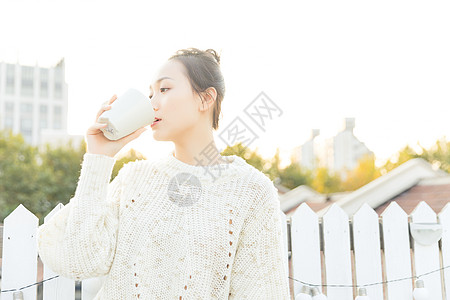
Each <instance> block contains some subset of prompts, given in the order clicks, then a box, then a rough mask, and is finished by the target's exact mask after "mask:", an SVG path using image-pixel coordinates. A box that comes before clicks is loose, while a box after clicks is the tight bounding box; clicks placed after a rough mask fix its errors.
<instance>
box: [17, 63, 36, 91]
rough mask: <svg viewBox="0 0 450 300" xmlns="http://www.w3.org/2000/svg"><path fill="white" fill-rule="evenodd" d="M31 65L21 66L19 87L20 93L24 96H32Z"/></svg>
mask: <svg viewBox="0 0 450 300" xmlns="http://www.w3.org/2000/svg"><path fill="white" fill-rule="evenodd" d="M33 75H34V68H33V67H22V82H21V83H22V84H21V87H20V94H21V95H22V96H25V97H31V96H33V77H34V76H33Z"/></svg>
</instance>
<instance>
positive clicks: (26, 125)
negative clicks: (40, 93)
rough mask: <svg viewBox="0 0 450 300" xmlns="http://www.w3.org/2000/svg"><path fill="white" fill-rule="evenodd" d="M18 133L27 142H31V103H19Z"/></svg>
mask: <svg viewBox="0 0 450 300" xmlns="http://www.w3.org/2000/svg"><path fill="white" fill-rule="evenodd" d="M20 133H22V135H23V137H24V139H25V141H26V142H27V143H30V144H31V142H32V137H33V104H31V103H20Z"/></svg>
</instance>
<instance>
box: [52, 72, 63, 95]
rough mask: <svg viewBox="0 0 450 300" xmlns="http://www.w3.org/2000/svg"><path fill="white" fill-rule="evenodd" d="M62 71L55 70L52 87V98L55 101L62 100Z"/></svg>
mask: <svg viewBox="0 0 450 300" xmlns="http://www.w3.org/2000/svg"><path fill="white" fill-rule="evenodd" d="M62 81H63V78H62V69H61V68H55V85H54V92H55V93H54V97H55V99H61V98H62Z"/></svg>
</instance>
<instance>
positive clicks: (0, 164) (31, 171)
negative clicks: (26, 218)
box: [0, 129, 47, 222]
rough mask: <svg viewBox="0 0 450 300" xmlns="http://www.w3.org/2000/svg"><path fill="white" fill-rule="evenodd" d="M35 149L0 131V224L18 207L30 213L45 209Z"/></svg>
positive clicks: (9, 133)
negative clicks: (24, 208)
mask: <svg viewBox="0 0 450 300" xmlns="http://www.w3.org/2000/svg"><path fill="white" fill-rule="evenodd" d="M37 154H38V149H37V148H36V147H32V146H30V145H28V144H27V143H26V142H25V141H24V139H23V137H22V135H14V134H13V133H12V131H11V130H10V129H9V130H4V131H0V221H2V222H3V219H4V218H5V217H6V216H8V215H9V214H10V213H11V212H12V211H13V210H14V209H15V208H16V207H17V206H18V205H19V204H23V205H24V206H25V207H26V208H27V209H29V210H30V211H32V212H33V213H36V212H38V213H39V212H42V207H43V206H45V204H46V203H45V201H46V197H45V189H43V188H42V187H43V186H45V181H46V179H47V174H43V173H41V172H40V171H41V168H40V165H39V164H38V161H37V159H36V157H37Z"/></svg>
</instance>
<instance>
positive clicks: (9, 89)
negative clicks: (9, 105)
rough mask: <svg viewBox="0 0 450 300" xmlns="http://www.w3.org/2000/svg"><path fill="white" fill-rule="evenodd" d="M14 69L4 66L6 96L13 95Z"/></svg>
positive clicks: (9, 65) (10, 66) (12, 66)
mask: <svg viewBox="0 0 450 300" xmlns="http://www.w3.org/2000/svg"><path fill="white" fill-rule="evenodd" d="M15 75H16V67H15V66H14V65H11V64H7V65H6V89H5V93H6V94H7V95H14V85H15Z"/></svg>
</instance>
